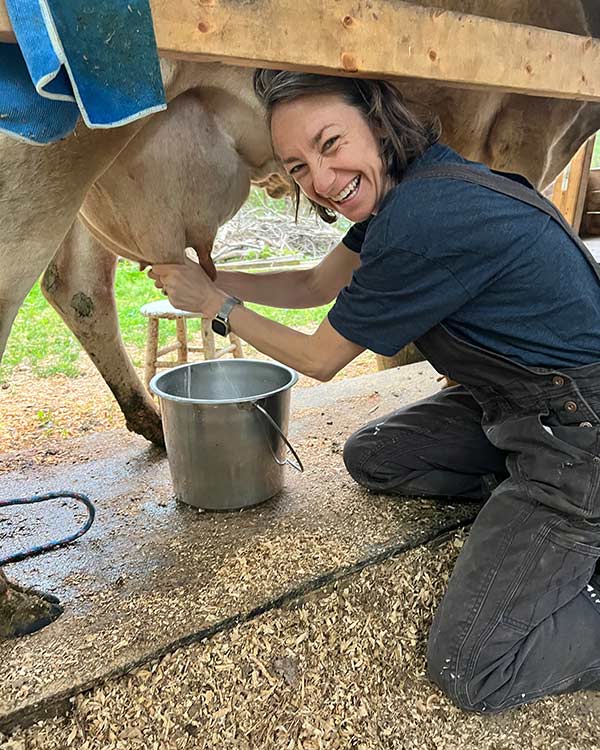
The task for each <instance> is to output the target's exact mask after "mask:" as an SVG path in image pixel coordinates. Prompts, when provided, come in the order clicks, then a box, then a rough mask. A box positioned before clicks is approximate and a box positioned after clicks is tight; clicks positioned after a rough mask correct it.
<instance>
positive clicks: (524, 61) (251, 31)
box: [0, 0, 600, 101]
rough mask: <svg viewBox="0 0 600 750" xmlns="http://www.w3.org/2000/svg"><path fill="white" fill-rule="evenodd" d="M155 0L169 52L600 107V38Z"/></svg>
mask: <svg viewBox="0 0 600 750" xmlns="http://www.w3.org/2000/svg"><path fill="white" fill-rule="evenodd" d="M150 3H151V6H152V11H153V15H154V25H155V29H156V37H157V41H158V47H159V50H160V53H161V54H162V55H165V56H171V57H178V58H185V59H190V60H199V61H220V62H225V63H230V64H236V65H247V66H264V67H271V68H277V67H281V68H288V69H301V70H306V71H313V72H321V73H323V72H329V73H341V74H348V75H358V76H363V77H404V78H406V77H409V78H416V79H421V80H437V81H441V82H443V83H446V84H448V85H454V86H461V87H469V88H472V87H475V88H484V89H491V90H497V91H514V92H520V93H523V94H532V95H536V96H551V97H557V98H565V99H580V100H592V101H600V40H598V39H591V38H586V37H581V36H576V35H573V34H566V33H561V32H557V31H550V30H547V29H541V28H538V27H534V26H524V25H520V24H511V23H506V22H502V21H497V20H493V19H489V18H482V17H479V16H472V15H467V14H459V13H454V12H450V11H443V10H440V9H435V8H423V7H421V6H415V5H409V4H407V3H405V2H402V1H401V0H252V1H251V2H236V1H235V0H150ZM9 36H10V26H9V24H8V18H7V15H6V13H5V9H4V0H0V40H1V39H2V38H4V39H6V38H8V37H9Z"/></svg>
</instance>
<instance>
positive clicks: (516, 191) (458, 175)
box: [402, 164, 600, 281]
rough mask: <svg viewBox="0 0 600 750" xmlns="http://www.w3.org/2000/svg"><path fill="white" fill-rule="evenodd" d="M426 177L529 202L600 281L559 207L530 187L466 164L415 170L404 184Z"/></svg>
mask: <svg viewBox="0 0 600 750" xmlns="http://www.w3.org/2000/svg"><path fill="white" fill-rule="evenodd" d="M427 177H437V178H442V179H444V178H447V179H451V180H463V181H465V182H472V183H475V184H477V185H481V186H482V187H485V188H489V189H490V190H494V191H496V192H497V193H502V194H503V195H507V196H509V197H511V198H515V199H516V200H519V201H521V202H523V203H528V204H529V205H530V206H533V207H534V208H537V209H539V210H540V211H543V212H544V213H545V214H547V215H548V216H550V218H552V219H554V221H556V222H558V224H560V226H561V227H562V228H563V229H564V230H565V232H566V233H567V234H568V235H569V237H570V238H571V239H572V240H573V241H574V242H575V244H576V245H577V247H578V248H579V250H581V252H582V253H583V256H584V257H585V259H586V260H587V262H588V263H589V264H590V266H591V267H592V270H593V271H594V273H595V274H596V277H597V278H598V281H600V265H599V264H598V263H597V261H596V259H595V258H594V256H593V255H592V254H591V252H590V251H589V250H588V248H587V247H586V245H585V244H584V242H583V241H582V240H581V238H580V237H578V236H577V235H576V234H575V232H574V231H573V228H572V227H571V225H570V224H569V222H568V221H567V220H566V219H565V217H564V216H563V215H562V214H561V213H560V211H559V210H558V209H557V208H556V206H555V205H554V204H553V203H551V202H550V201H549V200H548V199H547V198H544V196H543V195H541V194H540V193H539V192H538V191H537V190H535V189H534V188H531V187H527V186H526V185H524V184H523V183H521V182H516V181H515V180H512V179H510V178H509V177H505V176H504V175H503V174H502V173H501V172H495V171H493V170H491V171H490V172H484V171H483V170H482V169H479V168H478V167H471V166H468V165H466V164H448V165H444V166H438V167H426V168H424V169H415V170H414V171H413V172H411V173H410V174H408V175H406V176H405V177H404V178H403V180H402V182H406V181H407V180H418V179H421V178H427Z"/></svg>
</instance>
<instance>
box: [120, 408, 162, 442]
mask: <svg viewBox="0 0 600 750" xmlns="http://www.w3.org/2000/svg"><path fill="white" fill-rule="evenodd" d="M127 429H128V430H130V431H131V432H136V433H137V434H138V435H141V436H142V437H145V438H146V440H149V441H150V442H151V443H153V444H154V445H157V446H158V447H159V448H164V447H165V436H164V433H163V427H162V422H161V420H160V417H159V416H158V413H157V414H156V415H154V414H153V415H151V416H150V417H146V418H145V419H135V420H133V419H128V420H127Z"/></svg>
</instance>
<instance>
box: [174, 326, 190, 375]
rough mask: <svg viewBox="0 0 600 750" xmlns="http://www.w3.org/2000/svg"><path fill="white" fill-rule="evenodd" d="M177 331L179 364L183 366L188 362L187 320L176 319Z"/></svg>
mask: <svg viewBox="0 0 600 750" xmlns="http://www.w3.org/2000/svg"><path fill="white" fill-rule="evenodd" d="M175 326H176V329H177V343H178V347H177V364H179V365H183V364H185V363H186V362H187V361H188V345H187V325H186V320H185V318H176V320H175Z"/></svg>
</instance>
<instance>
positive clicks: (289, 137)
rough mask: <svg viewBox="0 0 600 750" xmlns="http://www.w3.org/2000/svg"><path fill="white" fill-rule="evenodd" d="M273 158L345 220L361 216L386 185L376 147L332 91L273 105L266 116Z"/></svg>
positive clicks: (374, 208)
mask: <svg viewBox="0 0 600 750" xmlns="http://www.w3.org/2000/svg"><path fill="white" fill-rule="evenodd" d="M271 136H272V138H273V146H274V148H275V152H276V154H277V155H278V157H279V158H280V159H281V161H282V162H283V165H284V167H285V169H286V171H287V172H288V173H289V174H290V175H291V177H292V178H293V179H294V181H295V182H296V183H298V185H299V186H300V189H301V190H302V192H303V193H304V194H305V195H306V196H307V197H308V198H310V199H311V200H313V201H315V203H319V204H320V205H321V206H325V207H326V208H330V209H332V210H333V211H337V212H338V213H340V214H342V216H345V217H346V218H347V219H350V221H353V222H356V221H363V220H364V219H366V218H368V217H369V216H370V215H371V214H372V213H375V212H376V211H377V208H378V206H379V204H380V202H381V200H382V198H383V196H384V195H385V192H386V191H387V189H389V178H388V177H387V176H386V174H385V170H384V166H383V162H382V160H381V157H380V156H379V147H378V143H377V140H376V138H375V136H374V135H373V133H372V131H371V128H370V127H369V125H368V124H367V122H366V120H365V119H364V117H363V115H362V113H361V112H360V111H359V110H358V109H356V107H353V106H351V105H349V104H346V102H345V101H344V100H343V99H342V98H341V97H339V96H336V95H335V94H319V95H314V96H303V97H300V98H299V99H296V100H294V101H291V102H284V103H281V104H278V105H277V106H276V107H275V109H274V111H273V116H272V118H271Z"/></svg>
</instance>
